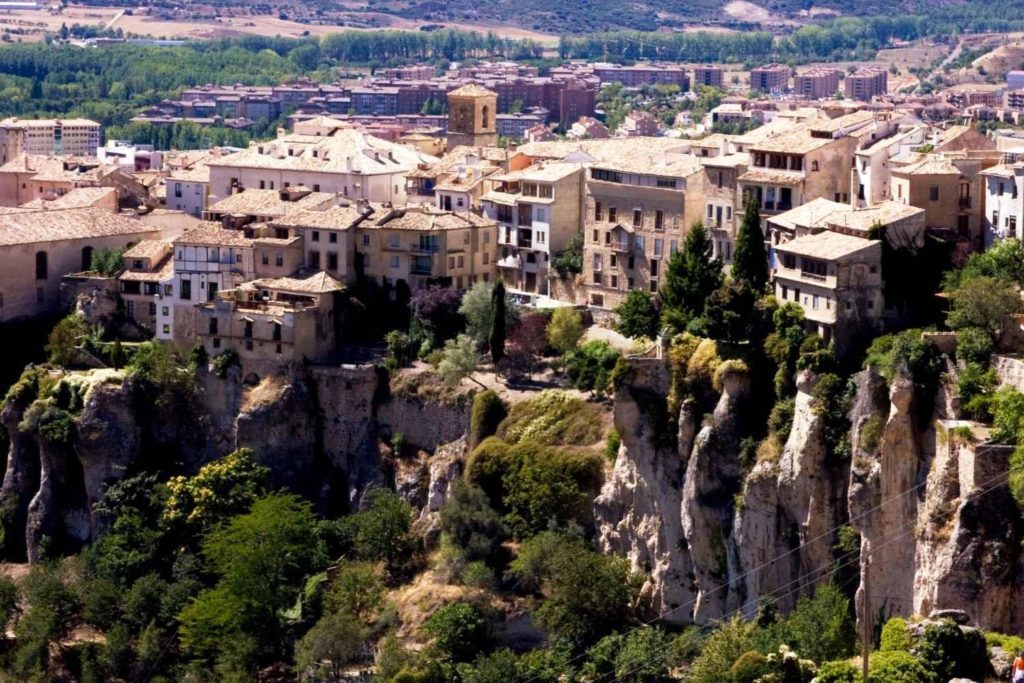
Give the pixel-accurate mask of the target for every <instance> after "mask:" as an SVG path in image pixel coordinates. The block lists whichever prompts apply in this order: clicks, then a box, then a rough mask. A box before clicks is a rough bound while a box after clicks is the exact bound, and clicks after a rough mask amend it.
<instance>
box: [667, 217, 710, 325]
mask: <svg viewBox="0 0 1024 683" xmlns="http://www.w3.org/2000/svg"><path fill="white" fill-rule="evenodd" d="M713 253H714V249H713V246H712V244H711V237H710V235H709V234H708V231H707V228H705V227H704V225H703V224H702V223H694V224H693V226H692V227H691V228H690V231H689V232H688V233H687V234H686V239H685V240H683V248H682V250H680V251H677V252H676V253H675V254H673V255H672V257H671V258H670V259H669V261H668V266H667V267H666V269H665V279H664V283H663V284H662V287H661V290H660V292H659V295H660V297H661V305H662V311H663V321H664V323H665V324H666V325H669V326H671V327H673V328H675V329H677V330H681V329H683V328H685V327H686V323H687V322H689V321H690V320H692V319H693V318H696V317H698V316H700V315H701V314H702V313H703V312H704V308H705V307H706V306H707V301H708V298H709V297H710V296H711V294H712V293H713V292H714V291H715V290H716V289H718V287H719V286H720V285H721V284H722V262H721V261H720V260H718V259H716V258H714V256H713Z"/></svg>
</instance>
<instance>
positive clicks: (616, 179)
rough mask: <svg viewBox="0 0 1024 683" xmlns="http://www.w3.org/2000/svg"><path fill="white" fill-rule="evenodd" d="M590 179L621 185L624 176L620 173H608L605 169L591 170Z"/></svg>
mask: <svg viewBox="0 0 1024 683" xmlns="http://www.w3.org/2000/svg"><path fill="white" fill-rule="evenodd" d="M590 177H591V178H593V179H594V180H603V181H605V182H609V183H621V182H622V174H621V173H619V172H618V171H607V170H605V169H603V168H595V169H591V171H590Z"/></svg>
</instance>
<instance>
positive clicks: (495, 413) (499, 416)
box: [467, 389, 508, 449]
mask: <svg viewBox="0 0 1024 683" xmlns="http://www.w3.org/2000/svg"><path fill="white" fill-rule="evenodd" d="M507 413H508V411H507V410H506V409H505V403H504V402H503V401H502V400H501V398H500V397H499V396H498V395H497V394H496V393H494V391H492V390H490V389H488V390H487V391H482V392H480V393H479V394H477V395H476V396H474V397H473V408H472V410H471V412H470V418H469V438H468V439H467V442H468V443H467V445H468V446H469V448H471V449H472V448H476V447H477V446H478V445H480V442H481V441H483V440H484V439H486V438H487V437H489V436H493V435H494V433H495V432H497V431H498V425H500V424H501V421H502V420H504V419H505V416H506V415H507Z"/></svg>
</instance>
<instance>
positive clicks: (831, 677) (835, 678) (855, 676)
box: [818, 661, 860, 683]
mask: <svg viewBox="0 0 1024 683" xmlns="http://www.w3.org/2000/svg"><path fill="white" fill-rule="evenodd" d="M859 680H860V670H858V669H857V667H855V666H854V665H853V664H850V663H849V662H846V661H838V662H825V663H824V664H822V665H820V666H819V667H818V683H857V682H858V681H859Z"/></svg>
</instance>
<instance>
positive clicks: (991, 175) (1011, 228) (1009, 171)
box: [981, 161, 1024, 247]
mask: <svg viewBox="0 0 1024 683" xmlns="http://www.w3.org/2000/svg"><path fill="white" fill-rule="evenodd" d="M981 175H982V178H983V180H984V183H985V215H984V216H983V217H982V229H983V231H984V235H985V246H986V247H987V246H989V245H991V244H992V243H993V242H997V241H999V240H1004V239H1018V240H1019V239H1024V164H1022V163H1021V162H1020V161H1014V162H1012V163H1011V162H1009V161H1007V162H1005V163H1001V164H999V165H997V166H993V167H991V168H987V169H985V170H984V171H982V172H981Z"/></svg>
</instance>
